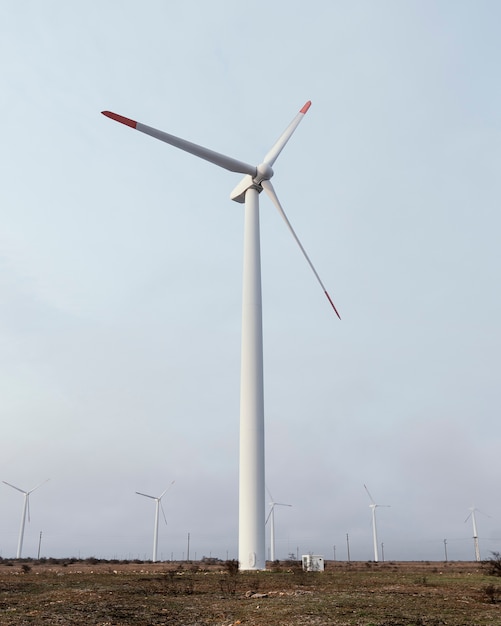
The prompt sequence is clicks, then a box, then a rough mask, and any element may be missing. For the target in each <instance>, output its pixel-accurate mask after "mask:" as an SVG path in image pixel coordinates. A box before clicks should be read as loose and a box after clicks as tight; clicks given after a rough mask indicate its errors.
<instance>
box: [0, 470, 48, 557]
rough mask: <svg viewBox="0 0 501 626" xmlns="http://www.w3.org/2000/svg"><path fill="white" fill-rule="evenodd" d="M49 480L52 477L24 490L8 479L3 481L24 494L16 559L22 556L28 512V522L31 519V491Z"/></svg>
mask: <svg viewBox="0 0 501 626" xmlns="http://www.w3.org/2000/svg"><path fill="white" fill-rule="evenodd" d="M49 480H50V479H49V478H47V480H44V481H43V483H40V484H39V485H37V486H36V487H33V489H30V491H24V489H20V488H19V487H16V486H15V485H11V484H10V483H8V482H7V481H6V480H3V481H2V482H3V483H4V484H5V485H9V487H12V489H16V491H20V492H21V493H22V494H24V505H23V512H22V515H21V527H20V529H19V540H18V542H17V554H16V559H20V558H21V552H22V550H23V540H24V526H25V524H26V513H28V522H29V521H30V493H33V492H34V491H35V490H36V489H38V488H39V487H41V486H42V485H45V483H46V482H48V481H49Z"/></svg>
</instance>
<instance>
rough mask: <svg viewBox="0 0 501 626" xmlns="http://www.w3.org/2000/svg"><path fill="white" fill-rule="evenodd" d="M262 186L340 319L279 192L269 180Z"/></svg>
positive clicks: (263, 182)
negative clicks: (281, 202) (287, 213)
mask: <svg viewBox="0 0 501 626" xmlns="http://www.w3.org/2000/svg"><path fill="white" fill-rule="evenodd" d="M261 186H262V187H263V189H264V190H265V191H266V193H267V194H268V196H269V197H270V198H271V201H272V202H273V204H274V205H275V206H276V207H277V209H278V212H279V213H280V215H281V216H282V218H283V220H284V222H285V223H286V224H287V227H288V229H289V230H290V232H291V234H292V236H293V237H294V239H295V240H296V243H297V245H298V246H299V247H300V249H301V252H302V253H303V255H304V258H305V259H306V260H307V261H308V264H309V266H310V267H311V269H312V271H313V273H314V274H315V277H316V279H317V280H318V282H319V283H320V286H321V287H322V289H323V292H324V294H325V295H326V297H327V300H329V302H330V305H331V306H332V308H333V309H334V312H335V313H336V315H337V316H338V318H339V319H341V316H340V315H339V313H338V310H337V309H336V307H335V305H334V302H333V301H332V299H331V297H330V295H329V294H328V292H327V289H326V288H325V286H324V284H323V282H322V281H321V280H320V276H319V275H318V273H317V270H316V269H315V267H314V266H313V263H312V262H311V261H310V257H309V256H308V255H307V254H306V250H305V249H304V248H303V246H302V244H301V242H300V241H299V239H298V236H297V235H296V233H295V232H294V229H293V228H292V225H291V223H290V222H289V220H288V218H287V215H285V211H284V210H283V208H282V205H281V204H280V201H279V200H278V198H277V194H276V193H275V190H274V189H273V185H272V184H271V182H270V181H269V180H263V181H261Z"/></svg>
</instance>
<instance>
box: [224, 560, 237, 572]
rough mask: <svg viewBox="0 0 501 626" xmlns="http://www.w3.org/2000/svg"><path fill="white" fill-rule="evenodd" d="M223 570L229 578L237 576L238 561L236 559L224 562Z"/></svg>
mask: <svg viewBox="0 0 501 626" xmlns="http://www.w3.org/2000/svg"><path fill="white" fill-rule="evenodd" d="M224 569H225V570H226V571H227V572H228V574H229V575H230V576H236V575H237V574H238V561H237V560H236V559H230V560H228V561H225V562H224Z"/></svg>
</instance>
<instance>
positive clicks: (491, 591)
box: [483, 584, 499, 604]
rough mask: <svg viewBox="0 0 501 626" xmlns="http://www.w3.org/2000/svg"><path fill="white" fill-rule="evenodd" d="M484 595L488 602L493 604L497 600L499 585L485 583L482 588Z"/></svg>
mask: <svg viewBox="0 0 501 626" xmlns="http://www.w3.org/2000/svg"><path fill="white" fill-rule="evenodd" d="M483 591H484V593H485V595H486V596H487V598H488V600H489V602H491V604H495V603H496V602H497V599H498V595H499V587H496V586H495V585H492V584H491V585H486V586H485V587H484V589H483Z"/></svg>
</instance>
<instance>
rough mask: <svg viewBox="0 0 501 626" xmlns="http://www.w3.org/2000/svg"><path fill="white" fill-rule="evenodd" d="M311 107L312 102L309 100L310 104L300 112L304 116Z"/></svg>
mask: <svg viewBox="0 0 501 626" xmlns="http://www.w3.org/2000/svg"><path fill="white" fill-rule="evenodd" d="M310 107H311V100H308V102H307V103H306V104H305V105H304V107H303V108H302V109H301V111H299V112H300V113H302V114H303V115H304V114H305V113H306V111H307V110H308V109H309V108H310Z"/></svg>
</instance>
